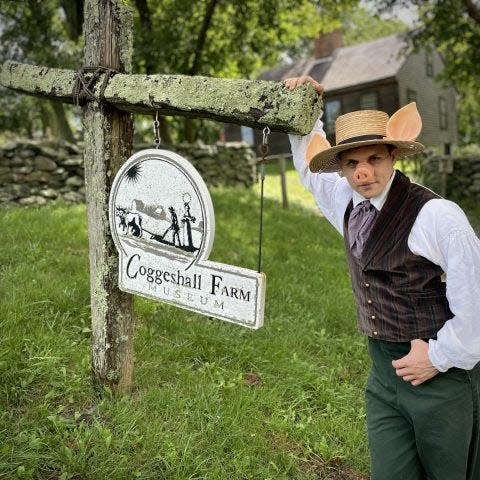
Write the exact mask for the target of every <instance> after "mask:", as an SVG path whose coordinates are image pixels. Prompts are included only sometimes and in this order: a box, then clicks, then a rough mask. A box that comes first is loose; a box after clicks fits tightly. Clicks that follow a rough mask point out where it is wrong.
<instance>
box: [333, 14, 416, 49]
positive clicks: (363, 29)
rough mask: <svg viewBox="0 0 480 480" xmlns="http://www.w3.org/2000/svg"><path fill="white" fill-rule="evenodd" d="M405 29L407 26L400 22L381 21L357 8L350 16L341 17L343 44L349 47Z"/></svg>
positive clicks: (376, 16) (378, 17) (394, 20)
mask: <svg viewBox="0 0 480 480" xmlns="http://www.w3.org/2000/svg"><path fill="white" fill-rule="evenodd" d="M407 29H408V26H407V25H406V24H405V23H403V22H402V21H401V20H397V19H383V18H381V17H380V16H378V15H373V14H372V13H371V12H369V11H367V10H366V9H365V8H362V7H358V8H356V9H355V10H354V11H353V12H352V13H351V14H349V15H345V16H343V20H342V31H343V44H344V45H345V46H349V45H356V44H358V43H364V42H369V41H371V40H376V39H377V38H382V37H386V36H388V35H392V34H394V33H398V32H405V31H406V30H407Z"/></svg>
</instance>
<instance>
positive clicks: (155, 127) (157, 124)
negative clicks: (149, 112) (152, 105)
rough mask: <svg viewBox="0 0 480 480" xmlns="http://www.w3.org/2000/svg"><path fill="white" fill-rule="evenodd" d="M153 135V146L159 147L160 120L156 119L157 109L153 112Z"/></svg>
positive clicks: (160, 140)
mask: <svg viewBox="0 0 480 480" xmlns="http://www.w3.org/2000/svg"><path fill="white" fill-rule="evenodd" d="M153 135H154V137H155V148H160V143H161V142H162V139H161V138H160V120H158V110H157V112H156V113H155V120H154V121H153Z"/></svg>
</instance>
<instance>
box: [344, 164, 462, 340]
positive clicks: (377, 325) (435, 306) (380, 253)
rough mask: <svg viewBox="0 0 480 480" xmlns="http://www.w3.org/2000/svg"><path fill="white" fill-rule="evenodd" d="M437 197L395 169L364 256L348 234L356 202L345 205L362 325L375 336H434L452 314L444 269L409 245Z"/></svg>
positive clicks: (350, 257)
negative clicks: (443, 279) (424, 210)
mask: <svg viewBox="0 0 480 480" xmlns="http://www.w3.org/2000/svg"><path fill="white" fill-rule="evenodd" d="M433 198H439V197H438V196H437V195H436V194H435V193H433V192H431V191H430V190H428V189H426V188H424V187H422V186H420V185H416V184H413V183H411V182H410V180H409V179H408V178H407V177H406V176H405V175H403V174H402V173H401V172H399V171H396V173H395V178H394V180H393V182H392V186H391V188H390V191H389V193H388V196H387V200H386V202H385V204H384V206H383V207H382V209H381V211H380V212H379V214H378V216H377V220H376V222H375V225H374V226H373V229H372V231H371V234H370V236H369V238H368V239H367V242H366V244H365V247H364V250H363V252H362V256H361V257H360V258H359V259H357V258H355V257H354V256H353V255H352V254H351V252H350V247H349V245H348V240H347V239H348V218H349V216H350V212H351V211H352V209H353V203H352V202H350V204H349V205H348V207H347V210H346V211H345V218H344V234H345V235H344V238H345V245H346V252H347V259H348V264H349V268H350V277H351V281H352V287H353V292H354V295H355V299H356V303H357V320H358V326H359V330H360V331H361V332H362V333H364V334H366V335H368V336H370V337H373V338H378V339H381V340H388V341H391V342H407V341H410V340H413V339H415V338H434V337H435V336H436V334H437V332H438V330H439V329H440V328H441V327H442V326H443V324H444V323H445V322H446V321H447V320H448V319H450V318H452V317H453V314H452V312H451V311H450V308H449V305H448V300H447V297H446V294H445V292H446V285H445V283H444V282H441V279H440V277H441V275H442V273H443V271H442V269H441V268H440V267H439V266H438V265H435V264H433V263H432V262H430V261H429V260H427V259H425V258H423V257H420V256H418V255H414V254H413V253H412V252H411V251H410V249H409V248H408V236H409V234H410V230H411V229H412V226H413V224H414V222H415V219H416V218H417V215H418V213H419V211H420V209H421V208H422V207H423V205H425V203H426V202H428V201H429V200H431V199H433Z"/></svg>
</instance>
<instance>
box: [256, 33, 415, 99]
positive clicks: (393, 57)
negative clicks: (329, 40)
mask: <svg viewBox="0 0 480 480" xmlns="http://www.w3.org/2000/svg"><path fill="white" fill-rule="evenodd" d="M406 46H407V43H406V41H405V35H404V34H402V33H397V34H394V35H389V36H388V37H383V38H379V39H377V40H373V41H370V42H365V43H360V44H358V45H352V46H350V47H342V48H338V49H336V50H335V51H334V52H333V55H332V56H331V57H324V58H320V59H315V58H310V59H303V60H300V61H298V62H294V63H290V64H288V65H284V66H282V67H280V68H277V69H275V70H270V71H268V72H265V73H263V74H262V75H261V76H260V78H261V79H262V80H276V81H279V80H283V79H285V78H288V77H296V76H300V75H310V76H311V77H313V78H314V79H315V80H317V81H318V82H321V83H322V84H323V85H324V87H325V90H326V91H328V92H332V91H334V90H340V89H343V88H347V87H353V86H355V85H360V84H364V83H370V82H375V81H378V80H383V79H386V78H391V77H395V76H396V74H397V73H398V71H399V70H400V68H401V67H402V65H403V63H404V61H405V58H406V56H405V51H406V50H405V49H406Z"/></svg>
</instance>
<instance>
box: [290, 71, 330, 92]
mask: <svg viewBox="0 0 480 480" xmlns="http://www.w3.org/2000/svg"><path fill="white" fill-rule="evenodd" d="M283 83H284V84H285V86H286V87H287V88H288V89H289V90H293V89H295V88H297V87H300V86H301V85H305V84H306V83H310V84H311V85H312V86H313V88H315V90H316V91H317V93H318V94H320V95H321V94H322V93H323V91H324V88H323V85H322V84H321V83H318V82H317V81H315V80H314V79H313V78H312V77H310V76H308V75H303V76H302V77H291V78H286V79H285V80H284V81H283Z"/></svg>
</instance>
